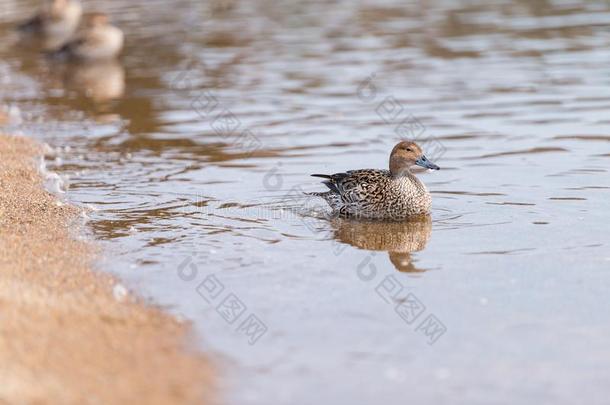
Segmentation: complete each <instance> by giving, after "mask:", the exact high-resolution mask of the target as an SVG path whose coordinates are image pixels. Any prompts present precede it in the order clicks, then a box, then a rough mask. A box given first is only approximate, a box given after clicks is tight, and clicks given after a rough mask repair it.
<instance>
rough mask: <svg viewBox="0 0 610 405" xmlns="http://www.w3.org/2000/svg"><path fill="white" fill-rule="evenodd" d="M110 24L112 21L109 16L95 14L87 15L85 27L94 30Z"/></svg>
mask: <svg viewBox="0 0 610 405" xmlns="http://www.w3.org/2000/svg"><path fill="white" fill-rule="evenodd" d="M109 23H110V21H109V19H108V14H106V13H100V12H93V13H87V14H85V17H84V22H83V25H84V26H85V27H87V28H94V27H102V26H104V25H108V24H109Z"/></svg>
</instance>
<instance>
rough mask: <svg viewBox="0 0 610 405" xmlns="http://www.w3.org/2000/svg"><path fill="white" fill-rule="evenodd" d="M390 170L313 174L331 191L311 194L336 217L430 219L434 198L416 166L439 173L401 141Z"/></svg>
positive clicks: (408, 143) (409, 143)
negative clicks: (321, 199)
mask: <svg viewBox="0 0 610 405" xmlns="http://www.w3.org/2000/svg"><path fill="white" fill-rule="evenodd" d="M389 163H390V164H389V170H382V169H360V170H349V171H346V172H344V173H335V174H330V175H328V174H312V175H311V176H313V177H320V178H323V179H325V181H323V182H322V183H323V184H324V185H325V186H326V187H328V189H329V191H326V192H315V193H309V195H313V196H317V197H321V198H323V199H324V200H326V202H327V203H328V205H329V206H330V207H331V208H332V211H333V214H337V215H339V216H342V217H357V218H362V219H374V220H394V221H398V220H404V219H407V218H409V217H413V216H416V215H429V214H430V207H431V204H432V197H431V196H430V193H429V192H428V189H427V188H426V186H425V185H424V183H423V182H422V181H421V180H419V179H418V178H417V177H416V176H415V175H414V174H413V173H412V172H411V167H412V166H415V165H417V166H421V167H423V168H426V169H431V170H439V169H440V167H438V166H437V165H436V164H434V163H432V162H431V161H430V160H428V158H427V157H426V156H425V155H424V153H423V151H422V149H421V148H420V147H419V145H417V144H416V143H415V142H412V141H401V142H399V143H397V144H396V145H395V146H394V148H393V149H392V152H391V153H390V162H389Z"/></svg>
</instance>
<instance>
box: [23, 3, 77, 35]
mask: <svg viewBox="0 0 610 405" xmlns="http://www.w3.org/2000/svg"><path fill="white" fill-rule="evenodd" d="M82 14H83V8H82V6H81V4H80V2H79V1H78V0H43V1H42V4H41V7H40V10H39V12H38V14H36V15H35V16H34V17H32V18H31V19H30V20H28V21H26V22H24V23H23V24H21V25H20V26H19V27H17V28H18V29H19V31H21V32H25V33H33V34H39V35H45V36H63V35H66V36H67V35H72V34H73V33H74V32H75V31H76V29H77V28H78V24H79V22H80V19H81V16H82Z"/></svg>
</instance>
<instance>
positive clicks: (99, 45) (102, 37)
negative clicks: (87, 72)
mask: <svg viewBox="0 0 610 405" xmlns="http://www.w3.org/2000/svg"><path fill="white" fill-rule="evenodd" d="M123 41H124V36H123V31H121V29H119V28H117V27H115V26H114V25H112V24H110V22H109V21H108V16H107V15H106V14H104V13H91V14H88V15H86V16H85V18H84V23H83V28H82V29H81V30H79V32H78V33H77V34H76V36H75V38H74V39H73V40H72V41H70V42H68V43H67V44H65V45H64V46H63V47H62V48H61V49H59V50H58V51H56V52H55V55H56V56H59V55H67V56H68V57H69V58H71V59H74V60H78V61H84V62H90V61H101V60H111V59H114V58H116V57H117V56H118V55H119V53H121V50H122V49H123Z"/></svg>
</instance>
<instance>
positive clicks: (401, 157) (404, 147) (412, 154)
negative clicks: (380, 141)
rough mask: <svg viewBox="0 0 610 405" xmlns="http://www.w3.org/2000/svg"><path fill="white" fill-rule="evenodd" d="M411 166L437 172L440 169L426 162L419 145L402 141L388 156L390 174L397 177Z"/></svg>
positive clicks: (426, 159)
mask: <svg viewBox="0 0 610 405" xmlns="http://www.w3.org/2000/svg"><path fill="white" fill-rule="evenodd" d="M413 165H417V166H421V167H424V168H426V169H432V170H439V169H440V167H438V166H437V165H435V164H434V163H432V162H431V161H429V160H428V158H427V157H426V156H425V155H424V153H423V152H422V150H421V148H420V147H419V145H417V144H416V143H415V142H411V141H402V142H399V143H397V144H396V146H394V149H392V153H391V154H390V172H391V173H392V175H394V176H399V175H401V174H403V173H404V172H405V171H409V168H410V167H411V166H413Z"/></svg>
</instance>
